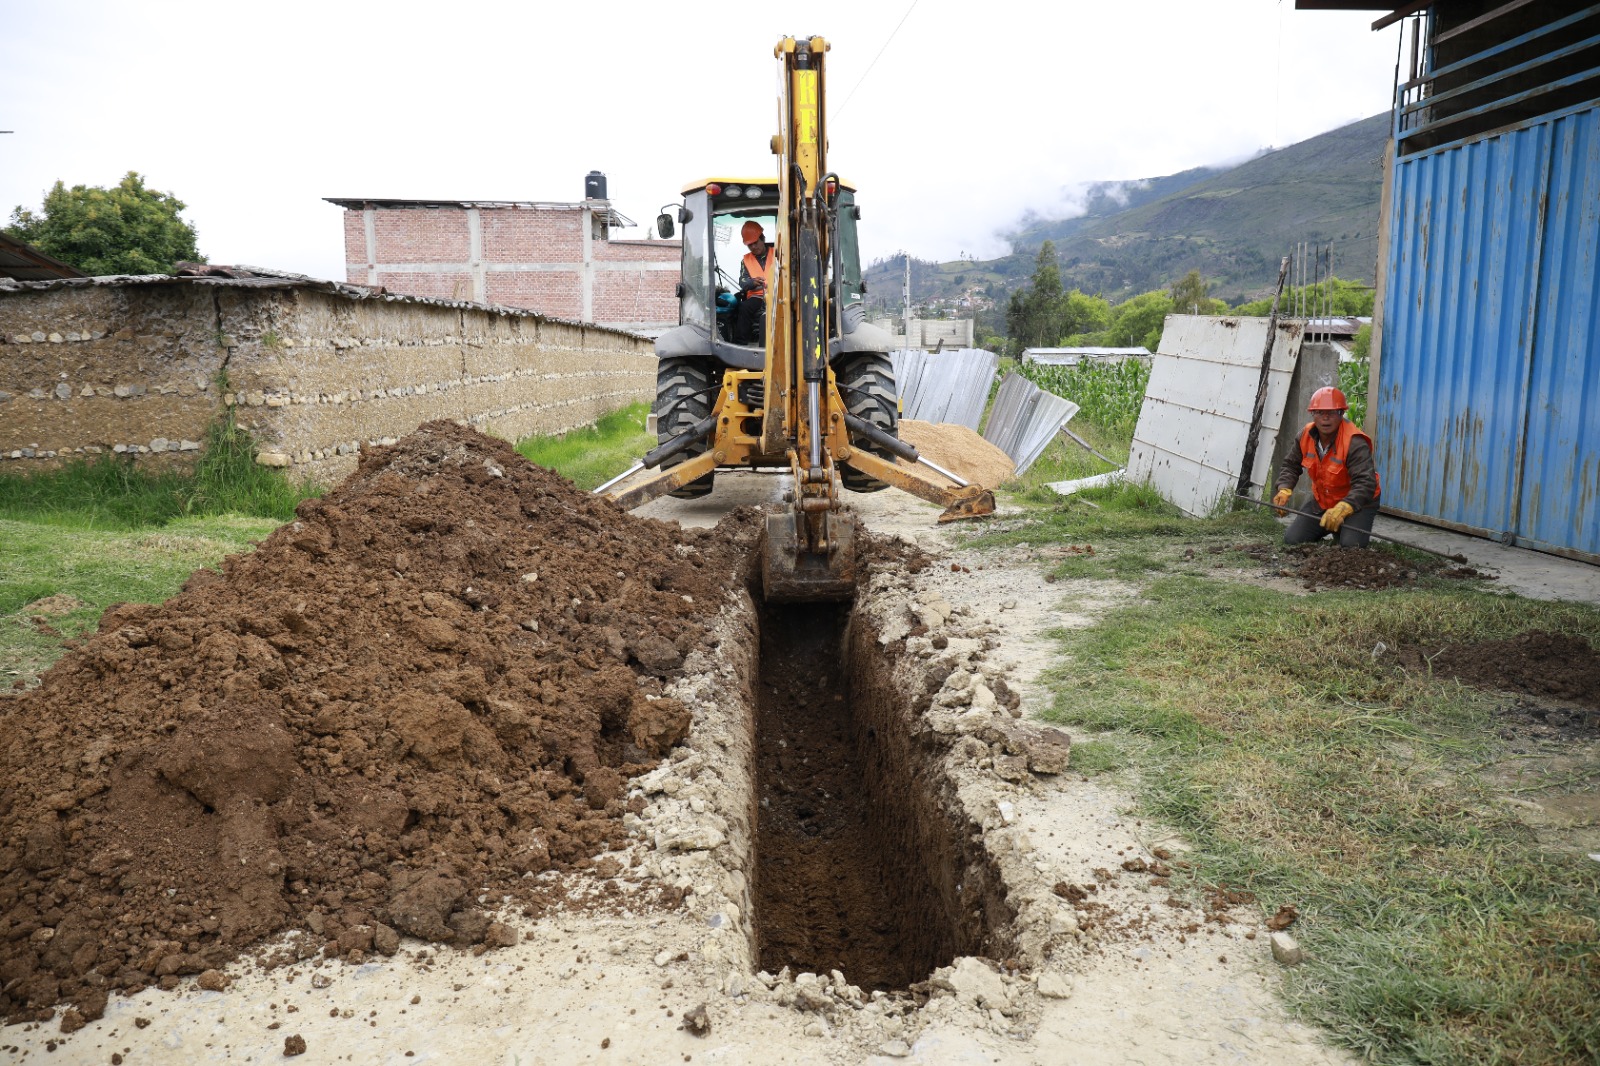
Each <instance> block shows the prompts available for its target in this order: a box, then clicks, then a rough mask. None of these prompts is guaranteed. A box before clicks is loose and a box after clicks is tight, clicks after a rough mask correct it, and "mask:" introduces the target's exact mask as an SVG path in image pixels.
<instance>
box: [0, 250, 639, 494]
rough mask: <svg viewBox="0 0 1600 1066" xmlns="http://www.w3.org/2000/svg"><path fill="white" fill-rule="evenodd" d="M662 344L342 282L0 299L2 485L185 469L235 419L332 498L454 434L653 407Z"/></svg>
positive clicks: (187, 282)
mask: <svg viewBox="0 0 1600 1066" xmlns="http://www.w3.org/2000/svg"><path fill="white" fill-rule="evenodd" d="M655 368H656V359H655V356H654V354H653V352H652V349H651V346H650V343H649V342H648V341H647V340H645V339H644V338H642V337H638V336H635V335H633V334H629V333H625V332H622V331H618V330H609V329H604V328H601V327H596V326H585V325H581V324H578V323H572V322H562V321H557V320H554V319H549V318H545V317H543V316H540V315H536V314H531V313H527V312H518V311H511V310H506V309H492V308H486V307H480V306H472V305H463V304H446V303H440V302H433V301H426V300H415V299H408V298H401V297H392V296H388V297H376V296H373V295H371V294H370V293H366V292H363V291H362V290H359V289H353V288H350V287H348V286H342V285H335V284H332V283H324V282H314V283H297V282H288V281H279V280H266V279H248V280H223V279H212V278H160V279H103V278H102V279H91V280H85V281H69V282H40V283H30V284H11V285H8V286H6V287H4V288H0V464H3V465H0V468H10V469H36V468H42V467H44V466H49V465H54V464H57V463H59V462H61V461H63V460H66V459H70V458H74V457H88V456H93V455H96V454H99V453H103V452H108V451H109V452H117V453H124V454H131V455H133V456H135V458H136V459H137V460H138V461H140V462H147V463H181V462H184V461H192V459H193V458H195V457H197V456H198V455H199V452H200V447H201V442H203V441H204V439H205V434H206V429H207V427H208V426H209V425H210V424H211V423H212V422H213V421H214V420H216V419H217V418H219V417H220V416H221V415H222V414H223V413H224V411H225V410H227V409H229V408H232V409H233V411H234V414H235V417H236V419H237V421H238V422H239V424H240V425H241V426H243V427H244V428H246V429H247V430H249V431H250V433H251V434H252V436H253V437H254V439H255V441H256V444H257V447H258V454H257V461H258V462H261V463H264V464H266V465H271V466H281V467H286V468H289V469H290V471H291V474H292V475H293V476H295V477H296V478H301V477H310V478H313V479H315V480H317V481H321V482H324V483H329V482H332V481H334V480H337V479H338V478H340V477H343V476H344V475H345V474H347V473H349V472H350V471H351V470H353V469H354V467H355V462H356V453H357V451H358V450H359V448H360V446H361V445H362V444H364V443H374V444H375V443H389V442H392V441H393V440H395V439H397V438H399V437H402V436H404V435H405V434H407V433H409V432H410V431H411V430H413V429H415V428H416V427H417V426H418V425H420V424H422V423H423V422H426V421H430V420H432V419H436V418H447V419H451V420H454V421H457V422H462V423H467V424H471V425H474V426H477V427H478V428H480V429H482V430H484V431H485V432H489V433H494V434H497V435H500V436H503V437H506V438H509V439H513V440H514V439H517V438H519V437H524V436H528V435H530V434H534V433H559V432H564V431H566V430H568V429H573V428H576V427H578V426H582V425H587V424H590V423H592V422H594V420H595V419H596V418H598V417H599V416H601V415H603V414H605V413H607V412H609V411H612V410H615V409H617V408H618V407H622V406H625V405H626V404H629V403H632V402H635V401H637V400H648V399H649V398H651V397H652V396H653V395H654V392H655Z"/></svg>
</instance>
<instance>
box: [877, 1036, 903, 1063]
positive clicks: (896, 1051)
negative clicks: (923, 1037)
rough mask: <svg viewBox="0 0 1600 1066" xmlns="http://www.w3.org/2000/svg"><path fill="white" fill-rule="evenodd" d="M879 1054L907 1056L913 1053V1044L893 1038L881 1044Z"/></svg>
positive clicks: (893, 1056) (895, 1057)
mask: <svg viewBox="0 0 1600 1066" xmlns="http://www.w3.org/2000/svg"><path fill="white" fill-rule="evenodd" d="M878 1054H880V1055H887V1056H889V1058H891V1059H903V1058H907V1057H909V1056H910V1054H911V1045H910V1044H908V1043H906V1042H905V1041H904V1040H891V1041H889V1042H888V1043H886V1044H882V1045H880V1046H879V1048H878Z"/></svg>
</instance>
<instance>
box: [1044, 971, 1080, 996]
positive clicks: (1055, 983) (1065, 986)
mask: <svg viewBox="0 0 1600 1066" xmlns="http://www.w3.org/2000/svg"><path fill="white" fill-rule="evenodd" d="M1036 987H1037V988H1038V989H1039V994H1040V995H1041V996H1046V997H1048V998H1050V999H1067V998H1068V997H1070V996H1071V995H1072V982H1071V981H1069V980H1067V979H1066V978H1065V977H1062V976H1061V975H1060V974H1058V973H1047V974H1041V975H1040V976H1039V981H1038V984H1037V986H1036Z"/></svg>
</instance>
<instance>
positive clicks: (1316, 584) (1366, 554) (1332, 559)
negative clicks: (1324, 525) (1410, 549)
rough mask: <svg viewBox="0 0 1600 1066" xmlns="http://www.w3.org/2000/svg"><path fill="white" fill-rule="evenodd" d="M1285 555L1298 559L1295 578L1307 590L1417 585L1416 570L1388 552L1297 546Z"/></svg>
mask: <svg viewBox="0 0 1600 1066" xmlns="http://www.w3.org/2000/svg"><path fill="white" fill-rule="evenodd" d="M1285 554H1287V555H1288V556H1289V557H1290V558H1291V559H1296V558H1298V560H1299V566H1298V567H1297V568H1296V571H1295V576H1296V577H1298V578H1299V579H1300V580H1301V581H1303V582H1304V583H1305V587H1306V588H1308V589H1316V588H1348V589H1391V588H1398V587H1400V586H1404V585H1414V584H1416V582H1417V571H1416V568H1415V567H1412V566H1409V565H1407V564H1406V563H1404V562H1402V561H1401V560H1399V559H1396V558H1395V557H1394V556H1392V555H1390V554H1388V553H1387V552H1372V551H1357V550H1352V549H1348V548H1324V547H1321V546H1318V545H1302V544H1296V545H1292V546H1290V547H1288V548H1286V549H1285Z"/></svg>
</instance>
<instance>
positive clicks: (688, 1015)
mask: <svg viewBox="0 0 1600 1066" xmlns="http://www.w3.org/2000/svg"><path fill="white" fill-rule="evenodd" d="M683 1027H684V1028H685V1029H686V1030H688V1031H689V1032H691V1033H693V1034H694V1035H695V1036H706V1035H707V1034H709V1033H710V1032H711V1014H710V1012H709V1011H707V1010H706V1005H705V1004H704V1003H701V1004H700V1005H698V1006H695V1007H690V1008H689V1009H688V1010H686V1011H684V1012H683Z"/></svg>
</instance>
